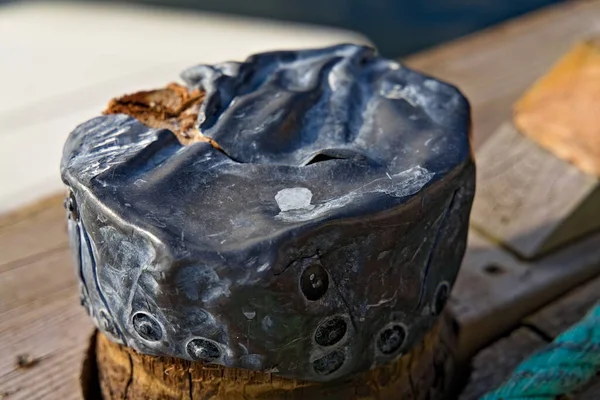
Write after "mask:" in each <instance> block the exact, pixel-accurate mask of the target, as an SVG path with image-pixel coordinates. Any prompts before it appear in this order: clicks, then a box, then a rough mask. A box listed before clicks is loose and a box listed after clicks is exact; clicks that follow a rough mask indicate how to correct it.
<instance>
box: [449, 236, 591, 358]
mask: <svg viewBox="0 0 600 400" xmlns="http://www.w3.org/2000/svg"><path fill="white" fill-rule="evenodd" d="M598 248H600V234H599V235H594V236H591V237H588V238H586V239H585V240H581V241H579V242H577V243H574V244H572V245H570V246H568V247H567V248H565V249H564V250H562V251H560V252H557V253H553V254H552V255H549V256H547V257H545V258H542V259H541V260H539V261H535V262H526V261H521V260H519V259H517V258H516V257H515V256H513V255H512V254H510V253H509V252H507V251H505V250H503V249H501V248H500V247H498V246H496V245H495V244H494V243H492V242H490V241H488V240H487V239H485V238H484V237H482V236H481V235H480V234H478V233H477V232H475V231H473V230H471V232H470V233H469V242H468V248H467V253H466V255H465V259H464V261H463V265H462V268H461V271H460V273H459V276H458V280H457V282H456V284H455V286H454V290H453V292H452V296H451V299H450V302H449V305H450V307H451V310H452V312H453V314H454V315H455V316H456V318H457V320H458V322H459V325H460V327H461V332H460V336H459V352H460V356H461V358H463V359H468V358H469V357H471V356H472V355H474V354H475V353H476V352H477V351H478V350H479V349H481V348H483V347H484V346H486V345H488V344H489V343H491V342H493V341H494V340H495V339H497V338H499V337H500V336H502V335H504V334H506V333H508V332H510V331H511V330H512V329H513V328H515V327H516V326H518V324H519V323H520V321H521V320H522V319H523V318H525V317H527V316H528V315H530V314H532V313H533V312H535V311H537V310H538V309H539V308H540V307H542V306H544V305H546V304H547V303H549V302H550V301H552V300H554V299H556V298H558V297H560V296H561V295H563V294H564V293H566V292H567V291H569V290H571V289H573V288H575V287H577V286H579V285H581V284H582V283H584V282H586V281H587V280H589V279H591V278H594V277H596V276H598V275H600V252H599V251H598Z"/></svg>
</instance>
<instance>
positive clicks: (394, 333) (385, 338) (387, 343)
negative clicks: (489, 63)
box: [377, 324, 407, 355]
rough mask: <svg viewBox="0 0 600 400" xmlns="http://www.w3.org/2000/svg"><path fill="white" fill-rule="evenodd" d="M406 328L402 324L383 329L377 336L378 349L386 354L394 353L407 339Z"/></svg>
mask: <svg viewBox="0 0 600 400" xmlns="http://www.w3.org/2000/svg"><path fill="white" fill-rule="evenodd" d="M406 336H407V332H406V328H405V327H404V326H402V325H400V324H394V325H391V326H389V327H387V328H385V329H383V330H382V331H381V332H380V333H379V336H378V337H377V349H378V350H379V351H380V352H381V353H382V354H385V355H390V354H394V353H395V352H397V351H398V350H400V348H402V345H403V344H404V342H405V341H406Z"/></svg>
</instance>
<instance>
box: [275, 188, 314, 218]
mask: <svg viewBox="0 0 600 400" xmlns="http://www.w3.org/2000/svg"><path fill="white" fill-rule="evenodd" d="M311 199H312V192H311V191H310V190H308V189H307V188H302V187H297V188H289V189H282V190H280V191H279V192H277V194H276V195H275V201H276V202H277V205H278V206H279V209H280V210H281V211H283V212H285V211H290V210H310V209H312V208H313V207H314V206H313V205H311V204H310V201H311Z"/></svg>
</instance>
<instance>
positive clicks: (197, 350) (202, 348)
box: [186, 338, 221, 363]
mask: <svg viewBox="0 0 600 400" xmlns="http://www.w3.org/2000/svg"><path fill="white" fill-rule="evenodd" d="M186 350H187V353H188V355H189V356H190V357H191V358H192V359H194V360H195V361H202V362H205V363H210V362H213V361H215V360H217V359H219V358H221V350H220V349H219V346H217V345H216V344H215V343H213V342H212V341H210V340H207V339H201V338H196V339H192V340H190V341H189V342H188V344H187V346H186Z"/></svg>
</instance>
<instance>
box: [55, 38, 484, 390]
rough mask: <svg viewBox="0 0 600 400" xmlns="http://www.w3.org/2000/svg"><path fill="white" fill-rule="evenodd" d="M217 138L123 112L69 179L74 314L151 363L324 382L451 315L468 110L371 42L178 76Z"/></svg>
mask: <svg viewBox="0 0 600 400" xmlns="http://www.w3.org/2000/svg"><path fill="white" fill-rule="evenodd" d="M183 77H184V80H185V81H186V83H187V84H188V85H189V86H191V87H196V86H199V87H201V88H203V89H204V90H206V91H207V96H206V99H205V100H204V103H203V105H202V110H201V112H200V115H199V119H198V128H199V129H200V131H201V132H202V133H203V134H204V135H206V136H209V137H211V138H213V139H214V140H215V141H216V143H218V144H219V146H220V147H221V149H220V150H217V149H215V148H214V147H212V146H211V145H210V144H208V143H195V144H192V145H189V146H183V145H181V144H180V143H179V141H178V140H177V139H176V137H175V135H174V134H173V133H171V132H170V131H168V130H156V129H150V128H148V127H146V126H144V125H142V124H141V123H140V122H138V121H137V120H135V119H134V118H131V117H128V116H125V115H107V116H102V117H98V118H95V119H92V120H90V121H88V122H86V123H84V124H82V125H80V126H79V127H77V128H76V129H75V131H74V132H72V133H71V135H70V137H69V139H68V141H67V143H66V145H65V149H64V154H63V160H62V164H61V172H62V176H63V180H64V182H65V183H66V184H67V186H68V187H69V188H70V197H69V198H68V199H67V202H66V206H67V209H68V216H69V232H70V237H71V243H72V247H73V252H74V255H75V261H76V264H77V266H78V273H79V278H80V281H81V298H82V304H84V306H85V307H86V309H87V310H88V312H89V313H90V315H91V316H92V318H93V319H94V321H95V323H96V325H97V326H98V327H99V328H100V329H101V330H102V331H103V332H105V333H106V334H107V335H108V336H109V337H110V338H111V339H112V340H114V341H117V342H120V343H124V344H126V345H128V346H130V347H132V348H134V349H136V350H138V351H140V352H143V353H147V354H153V355H169V356H176V357H181V358H185V359H189V360H197V361H203V362H210V363H217V364H221V365H225V366H229V367H240V368H248V369H253V370H262V371H270V372H273V373H276V374H280V375H283V376H287V377H293V378H299V379H305V380H314V381H328V380H333V379H337V378H340V377H343V376H347V375H349V374H352V373H356V372H360V371H365V370H368V369H370V368H373V367H375V366H376V365H378V364H381V363H385V362H389V361H391V360H393V359H395V358H397V357H398V356H399V355H401V354H402V353H405V352H406V351H408V350H409V349H410V348H411V346H412V345H413V344H415V343H417V342H418V341H419V340H420V339H422V337H423V335H424V333H425V332H426V331H427V330H428V329H429V328H430V327H431V326H432V325H433V323H434V322H435V319H436V316H437V315H438V314H439V312H440V311H441V308H442V307H443V305H444V303H445V301H446V298H447V296H448V292H449V290H448V289H449V288H450V287H451V285H452V283H453V282H454V279H455V277H456V275H457V272H458V268H459V265H460V262H461V259H462V256H463V252H464V249H465V243H466V233H467V222H468V217H469V211H470V207H471V202H472V198H473V193H474V165H473V160H472V156H471V150H470V143H469V124H470V121H469V118H470V116H469V106H468V103H467V101H466V99H465V98H464V97H463V96H462V95H461V94H460V93H459V92H458V91H457V90H456V89H455V88H453V87H452V86H449V85H447V84H445V83H441V82H438V81H436V80H434V79H432V78H428V77H425V76H423V75H420V74H418V73H416V72H414V71H411V70H409V69H407V68H405V67H403V66H401V65H400V64H398V63H396V62H394V61H390V60H386V59H382V58H380V57H378V56H377V55H375V54H374V52H373V51H372V50H371V49H369V48H365V47H359V46H353V45H342V46H336V47H333V48H327V49H318V50H306V51H298V52H275V53H267V54H261V55H256V56H253V57H251V58H250V59H248V60H247V61H246V62H245V63H241V64H237V63H227V64H223V65H217V66H200V67H194V68H191V69H189V70H187V71H186V72H184V74H183Z"/></svg>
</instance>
